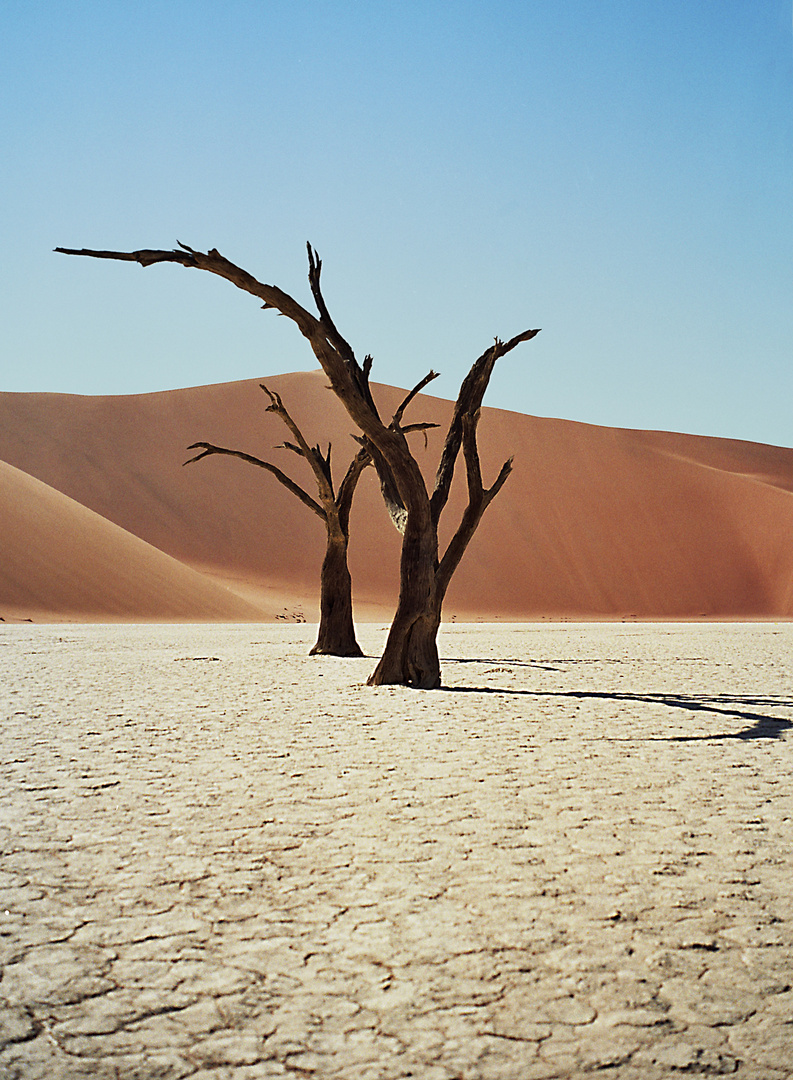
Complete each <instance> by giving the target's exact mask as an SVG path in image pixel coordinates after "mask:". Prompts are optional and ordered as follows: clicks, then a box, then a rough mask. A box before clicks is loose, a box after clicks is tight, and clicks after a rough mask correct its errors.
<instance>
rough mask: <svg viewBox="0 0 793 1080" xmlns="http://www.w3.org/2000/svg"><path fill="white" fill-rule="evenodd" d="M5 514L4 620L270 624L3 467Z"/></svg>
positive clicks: (0, 601)
mask: <svg viewBox="0 0 793 1080" xmlns="http://www.w3.org/2000/svg"><path fill="white" fill-rule="evenodd" d="M0 508H1V509H0V550H1V551H2V562H1V563H0V615H2V617H3V619H4V620H5V621H19V620H22V619H32V620H33V621H36V622H38V621H40V620H51V619H52V618H53V617H59V618H62V619H71V620H75V621H78V620H79V621H82V620H86V619H90V620H92V621H100V620H101V621H106V620H107V621H110V620H115V619H118V620H122V621H123V620H128V619H156V620H178V621H193V620H212V621H218V622H220V621H224V622H225V621H228V622H232V621H233V622H239V621H250V620H263V618H264V616H263V614H262V612H261V611H259V610H258V609H257V608H255V607H254V606H253V605H250V604H246V603H245V602H244V601H243V600H241V599H240V598H239V597H238V596H235V595H234V594H233V593H230V592H229V591H228V590H226V589H222V588H219V587H218V586H217V585H214V584H213V583H212V582H211V581H208V580H207V579H206V578H204V577H203V576H202V575H201V574H198V573H196V572H195V571H194V570H191V569H190V568H189V567H187V566H184V565H183V564H182V563H180V562H178V561H177V560H176V559H172V558H171V557H170V556H169V555H165V554H163V552H161V551H158V550H157V549H156V548H154V547H152V546H151V545H150V544H147V543H145V542H144V541H143V540H139V539H138V537H136V536H132V535H131V534H130V533H128V532H126V531H125V530H124V529H120V528H119V527H118V525H113V524H112V522H110V521H106V520H105V519H104V518H102V517H100V516H99V515H98V514H95V513H94V512H93V510H88V509H87V508H86V507H84V506H81V505H80V504H79V503H76V502H74V500H72V499H70V498H68V496H66V495H62V494H61V493H60V492H59V491H55V490H54V489H53V488H51V487H48V486H47V485H46V484H43V483H42V482H41V481H40V480H36V479H34V477H32V476H28V475H27V473H23V472H20V471H19V470H18V469H15V468H14V467H13V466H11V465H7V464H5V462H2V461H0Z"/></svg>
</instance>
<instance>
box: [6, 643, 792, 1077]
mask: <svg viewBox="0 0 793 1080" xmlns="http://www.w3.org/2000/svg"><path fill="white" fill-rule="evenodd" d="M311 629H312V628H311V627H306V626H300V625H288V626H286V625H276V626H264V627H262V626H258V627H250V626H211V627H210V626H115V627H96V626H94V627H92V626H84V627H75V626H67V627H64V626H60V627H58V626H48V627H45V626H41V627H36V626H0V668H1V670H2V673H3V674H2V687H0V702H1V704H2V725H1V728H0V739H1V740H2V742H1V750H2V781H1V782H0V840H1V842H2V853H3V854H2V863H0V950H1V951H0V964H1V965H2V978H1V979H0V1076H2V1077H3V1078H4V1080H17V1078H19V1080H39V1078H47V1080H60V1078H69V1080H72V1078H75V1080H78V1078H80V1080H81V1078H88V1077H91V1078H99V1080H110V1078H123V1080H128V1078H129V1080H131V1078H136V1080H137V1078H139V1080H151V1078H163V1080H172V1078H173V1080H177V1078H181V1077H190V1078H192V1080H260V1078H269V1077H294V1078H297V1077H301V1078H305V1077H317V1078H325V1077H327V1078H338V1080H391V1078H403V1077H414V1078H420V1080H540V1078H543V1080H545V1078H553V1077H563V1078H574V1077H589V1076H592V1075H595V1076H603V1077H605V1078H608V1080H612V1078H613V1080H639V1078H641V1080H655V1078H661V1077H664V1078H666V1077H685V1076H688V1075H700V1076H713V1075H732V1076H735V1077H737V1078H738V1080H783V1078H785V1077H790V1076H791V1075H793V903H792V902H791V901H792V898H793V866H791V813H793V796H792V795H791V771H792V767H793V679H792V676H793V671H792V670H791V669H792V668H793V626H791V625H774V624H768V625H756V626H740V625H725V626H717V625H701V626H642V625H629V624H627V625H618V626H613V625H599V626H572V625H571V626H565V625H558V624H557V625H539V626H538V625H530V626H513V627H494V626H487V625H478V626H474V625H467V626H452V627H448V628H446V629H445V630H444V631H443V633H442V638H441V646H442V654H443V656H444V678H445V681H446V683H447V687H448V688H447V689H444V690H439V691H430V692H415V691H408V690H405V689H403V688H393V687H389V688H380V689H376V690H375V689H370V688H367V687H366V686H365V685H364V683H365V679H366V676H367V675H368V673H369V672H370V670H371V669H372V667H373V660H372V659H371V658H369V659H364V660H337V659H330V658H323V657H314V658H308V657H307V656H306V655H305V653H306V651H307V646H308V645H309V644H310V643H311V640H312V639H311ZM361 640H362V643H363V645H364V648H365V649H366V651H367V652H368V653H369V654H371V655H374V654H375V653H376V652H377V650H378V648H379V647H380V645H381V643H382V640H383V633H382V628H379V627H368V628H366V627H365V628H363V629H362V632H361Z"/></svg>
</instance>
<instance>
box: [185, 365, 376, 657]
mask: <svg viewBox="0 0 793 1080" xmlns="http://www.w3.org/2000/svg"><path fill="white" fill-rule="evenodd" d="M260 385H261V388H262V390H264V392H265V394H267V396H268V397H269V399H270V404H269V405H268V406H267V412H271V413H275V415H276V416H278V417H280V418H281V420H282V421H283V422H284V424H285V425H286V426H287V428H288V429H289V431H290V432H291V433H292V436H293V438H294V440H295V441H294V442H283V443H282V444H281V445H280V446H278V447H276V448H275V449H285V450H292V451H293V452H294V453H295V454H298V455H299V456H300V457H302V458H305V460H306V461H307V462H308V464H309V465H310V466H311V471H312V472H313V473H314V479H315V481H316V484H317V492H318V495H319V502H318V501H317V500H316V499H313V498H312V497H311V496H310V495H309V494H308V492H307V491H304V490H303V488H302V487H300V485H299V484H296V483H295V482H294V480H292V479H291V478H290V477H288V476H287V475H286V473H284V472H282V471H281V470H280V469H279V468H278V467H277V466H276V465H273V464H271V463H270V462H269V461H262V460H261V459H260V458H257V457H253V455H251V454H246V453H243V451H241V450H229V449H227V448H226V447H225V446H215V445H214V444H213V443H208V442H197V443H193V444H192V445H191V446H188V448H187V449H188V450H200V451H201V453H200V454H196V456H195V457H192V458H190V460H189V461H186V462H185V465H190V464H192V462H194V461H200V460H201V459H202V458H205V457H209V456H210V455H212V454H227V455H228V456H229V457H237V458H241V459H242V460H243V461H247V462H249V463H250V464H251V465H258V466H259V468H261V469H266V470H267V472H269V473H272V475H273V476H274V477H275V478H276V480H278V481H279V482H280V483H281V484H283V486H284V487H285V488H286V489H287V491H291V492H292V494H293V495H295V496H297V498H298V499H300V501H301V502H302V503H303V505H304V506H307V507H308V508H309V510H313V512H314V513H315V514H316V515H317V516H318V517H320V518H322V520H323V521H324V523H325V531H326V535H327V546H326V548H325V558H324V559H323V561H322V572H321V576H320V603H319V609H320V619H319V632H318V634H317V643H316V645H315V646H314V648H313V649H312V650H311V653H310V654H309V655H311V656H313V655H314V654H315V653H322V654H325V655H329V656H363V652H362V651H361V647H360V645H359V644H358V641H357V639H356V637H355V626H354V624H353V619H352V580H351V578H350V570H349V566H348V565H347V547H348V544H349V539H350V508H351V507H352V497H353V494H354V493H355V488H356V486H357V484H358V481H359V479H360V478H361V474H362V473H363V471H364V469H365V468H366V467H367V465H370V464H371V461H372V458H371V455H370V453H369V451H368V450H366V449H364V448H362V449H360V450H359V451H358V453H357V454H356V455H355V457H354V458H353V459H352V461H351V462H350V465H349V468H348V469H347V472H346V473H345V475H344V479H343V480H342V482H341V485H340V486H339V490H338V493H337V492H336V491H335V490H334V487H333V477H332V474H331V467H330V451H331V446H330V443H328V450H327V453H325V454H323V453H322V450H321V449H320V447H319V445H317V446H309V444H308V442H307V441H306V439H305V438H304V437H303V433H302V432H301V430H300V428H299V427H298V426H297V424H296V423H295V421H294V420H293V419H292V417H291V416H290V415H289V413H288V412H287V411H286V409H285V407H284V404H283V402H282V401H281V398H280V396H279V395H278V394H276V393H274V392H273V391H272V390H268V388H267V387H266V386H264V385H262V384H260Z"/></svg>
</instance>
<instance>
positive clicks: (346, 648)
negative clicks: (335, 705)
mask: <svg viewBox="0 0 793 1080" xmlns="http://www.w3.org/2000/svg"><path fill="white" fill-rule="evenodd" d="M319 608H320V620H319V631H318V633H317V643H316V645H315V646H314V648H313V649H312V650H311V652H310V654H309V655H310V656H314V655H316V654H323V655H327V656H363V652H362V650H361V647H360V645H359V644H358V641H357V639H356V637H355V626H354V624H353V619H352V579H351V578H350V570H349V566H348V565H347V538H346V537H345V536H340V535H332V533H331V529H330V528H328V546H327V548H326V550H325V558H324V560H323V562H322V577H321V585H320V602H319Z"/></svg>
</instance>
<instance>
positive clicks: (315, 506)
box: [184, 442, 327, 521]
mask: <svg viewBox="0 0 793 1080" xmlns="http://www.w3.org/2000/svg"><path fill="white" fill-rule="evenodd" d="M187 449H188V450H199V449H200V450H202V453H200V454H196V456H195V457H192V458H190V459H189V460H188V461H185V462H184V464H185V465H191V464H192V463H193V462H194V461H200V460H201V459H202V458H205V457H209V456H210V454H226V455H228V456H229V457H238V458H241V459H242V460H243V461H247V462H249V463H250V464H251V465H258V467H259V468H260V469H266V470H267V472H269V473H272V475H273V476H274V477H275V478H276V480H278V482H279V483H281V484H283V486H284V487H285V488H286V489H287V490H288V491H291V492H292V494H293V495H296V496H297V498H298V499H300V501H301V502H302V503H303V504H304V506H307V507H308V508H309V510H313V511H314V513H315V514H316V515H317V516H318V517H321V518H322V520H323V521H327V514H326V512H325V511H324V510H323V508H322V507H321V506H320V505H319V503H318V502H317V501H316V500H315V499H312V498H311V496H310V495H309V494H308V492H307V491H304V490H303V489H302V487H300V485H299V484H296V483H295V482H294V480H292V479H291V478H290V477H288V476H287V475H286V473H284V472H281V470H280V469H279V468H278V466H277V465H271V464H270V462H269V461H262V460H261V458H257V457H253V456H252V455H251V454H246V453H244V452H243V451H242V450H229V449H227V448H226V447H225V446H215V445H214V443H208V442H197V443H191V444H190V446H188V448H187Z"/></svg>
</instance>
